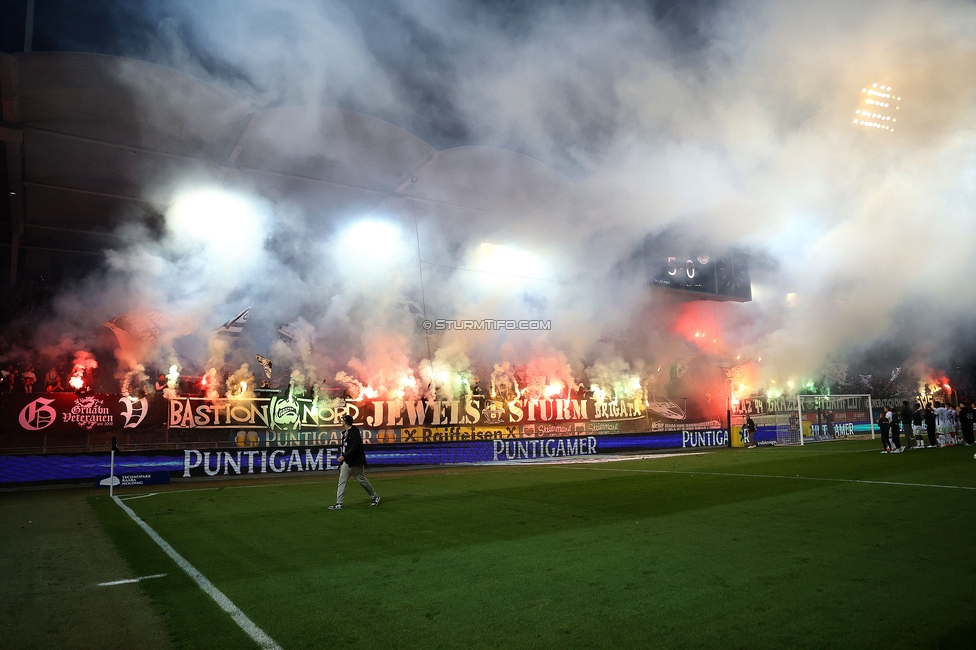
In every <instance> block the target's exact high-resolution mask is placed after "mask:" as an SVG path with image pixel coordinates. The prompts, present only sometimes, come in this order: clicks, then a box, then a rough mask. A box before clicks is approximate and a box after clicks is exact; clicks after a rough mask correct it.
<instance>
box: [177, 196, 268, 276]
mask: <svg viewBox="0 0 976 650" xmlns="http://www.w3.org/2000/svg"><path fill="white" fill-rule="evenodd" d="M266 222H267V215H266V214H265V211H264V210H263V209H262V206H260V205H259V204H258V203H257V202H256V201H253V200H251V199H249V198H248V197H245V196H244V195H241V194H238V193H235V192H231V191H228V190H225V189H222V188H216V187H215V188H198V189H190V190H186V191H183V192H180V193H179V194H178V195H177V196H176V197H175V199H174V201H173V203H172V204H171V205H170V207H169V209H168V210H167V212H166V228H167V230H168V231H169V232H170V234H171V235H172V237H173V238H174V240H175V242H177V243H178V245H180V246H185V247H197V246H203V247H205V248H207V249H209V250H210V251H211V252H213V253H214V254H215V255H228V256H231V257H233V258H234V259H237V258H240V257H244V256H247V255H254V254H257V253H258V252H260V250H261V247H262V246H263V243H264V238H265V234H264V233H265V229H266Z"/></svg>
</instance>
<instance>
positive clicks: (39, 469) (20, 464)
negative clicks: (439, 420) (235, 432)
mask: <svg viewBox="0 0 976 650" xmlns="http://www.w3.org/2000/svg"><path fill="white" fill-rule="evenodd" d="M725 444H726V435H725V431H724V430H722V429H716V430H708V431H675V432H668V433H658V434H648V433H641V434H616V435H578V436H559V437H552V438H537V439H514V438H498V439H492V440H474V441H440V442H427V443H423V442H422V443H407V444H404V443H391V444H385V445H375V444H369V445H366V458H367V462H368V463H369V465H370V466H374V467H403V466H411V465H455V464H471V463H478V464H480V463H488V464H490V463H512V462H517V463H524V462H528V463H532V462H559V461H568V462H573V461H580V460H586V459H592V458H595V457H597V456H599V455H601V454H614V453H620V452H635V451H636V452H639V451H651V450H660V449H675V448H685V449H691V448H696V449H697V448H705V447H720V446H725ZM338 455H339V447H338V446H337V445H301V446H293V447H291V446H290V447H280V448H255V449H248V448H231V449H206V448H185V449H176V450H168V451H158V452H143V453H140V452H122V453H119V454H116V456H115V472H116V474H119V475H122V474H126V475H138V474H150V473H153V474H158V473H159V472H169V473H170V475H171V476H172V477H174V478H193V477H217V476H224V477H230V476H242V477H248V476H262V475H264V476H269V475H286V474H290V475H295V474H308V473H321V472H330V471H334V470H336V469H337V468H338V463H337V459H338ZM108 473H109V455H108V454H106V453H101V454H45V455H41V454H38V455H27V456H0V484H7V485H10V484H25V483H36V482H42V481H69V480H81V479H84V480H89V479H96V478H97V479H99V480H101V479H102V478H104V477H106V476H108Z"/></svg>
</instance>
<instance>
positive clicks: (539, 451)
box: [491, 436, 596, 461]
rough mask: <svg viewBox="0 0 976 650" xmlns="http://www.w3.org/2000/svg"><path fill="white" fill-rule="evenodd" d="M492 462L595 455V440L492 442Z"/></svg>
mask: <svg viewBox="0 0 976 650" xmlns="http://www.w3.org/2000/svg"><path fill="white" fill-rule="evenodd" d="M491 444H492V457H493V460H502V461H504V460H532V459H536V458H559V457H564V456H589V455H592V454H595V453H596V438H594V437H593V436H586V437H585V438H548V439H541V440H492V441H491Z"/></svg>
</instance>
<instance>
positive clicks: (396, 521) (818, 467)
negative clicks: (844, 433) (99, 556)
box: [2, 441, 976, 650]
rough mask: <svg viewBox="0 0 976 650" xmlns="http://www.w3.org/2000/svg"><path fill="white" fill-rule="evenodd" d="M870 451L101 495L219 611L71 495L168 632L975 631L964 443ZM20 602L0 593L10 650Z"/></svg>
mask: <svg viewBox="0 0 976 650" xmlns="http://www.w3.org/2000/svg"><path fill="white" fill-rule="evenodd" d="M878 447H879V443H877V442H871V443H868V442H853V441H852V442H838V443H830V444H821V445H811V446H807V447H803V448H767V449H756V450H723V451H717V452H712V453H704V454H694V455H692V454H675V455H667V456H662V457H654V458H641V459H635V460H625V461H616V462H601V463H575V464H560V465H551V464H547V465H541V464H533V465H528V464H523V465H517V466H490V467H489V466H482V467H451V468H438V469H426V470H411V471H395V472H393V471H391V472H381V471H372V472H369V471H368V475H369V477H370V479H371V480H372V482H373V485H374V486H375V487H376V489H377V491H378V492H379V494H380V495H381V496H382V498H383V501H382V503H381V505H380V506H379V507H375V508H374V507H370V506H369V501H368V497H367V495H366V493H365V492H364V491H363V490H362V489H361V488H360V487H359V485H357V484H355V483H351V484H350V486H349V488H348V490H347V494H346V508H345V509H344V510H342V511H338V512H330V511H328V510H327V506H328V505H330V504H331V503H333V501H334V498H335V482H336V476H335V474H330V475H327V476H320V477H315V478H312V477H305V478H304V479H301V478H300V479H294V480H287V481H281V482H278V483H272V482H270V481H257V480H252V481H234V482H218V483H214V482H202V481H195V482H184V483H179V484H173V485H170V486H164V487H163V489H156V490H150V489H149V488H138V489H130V490H123V491H120V492H119V493H118V496H120V497H121V500H122V503H123V504H124V505H125V506H126V507H128V508H130V509H131V511H132V513H133V514H134V515H135V516H136V517H138V518H139V519H141V520H142V521H144V522H145V524H147V525H148V526H149V527H150V528H151V529H152V530H153V531H154V532H155V533H156V534H157V535H158V536H159V538H160V539H161V540H164V543H165V544H168V545H169V546H171V548H172V549H173V551H174V552H175V553H177V554H178V555H179V556H180V557H182V558H183V559H184V560H185V562H186V563H188V564H189V565H192V567H193V568H195V569H196V570H197V571H198V572H199V573H200V574H202V576H203V579H204V581H205V582H209V584H211V585H212V586H213V588H214V589H215V590H218V591H219V593H221V594H223V596H224V597H226V599H227V602H229V603H230V607H231V608H234V610H233V611H236V612H238V613H239V614H240V615H242V616H243V621H244V623H242V624H240V625H239V624H238V622H240V621H241V620H242V618H241V616H238V618H237V620H238V622H235V618H234V617H232V615H231V614H229V613H227V611H224V609H221V607H220V606H218V604H217V603H216V602H215V600H214V599H213V598H212V597H211V596H210V595H208V594H207V593H205V591H204V590H203V589H201V587H200V585H199V584H198V582H197V581H194V580H193V579H191V577H190V576H189V575H188V574H187V572H186V571H185V570H184V569H182V568H181V567H180V566H179V565H178V564H177V562H176V561H174V560H173V559H172V558H171V557H170V556H168V555H167V554H166V553H164V551H163V550H162V548H161V547H160V545H159V544H157V543H156V542H154V541H153V539H152V538H151V537H150V535H149V534H148V533H147V532H146V531H145V530H143V529H142V528H140V527H139V525H138V524H137V522H136V521H135V519H133V518H132V517H130V516H129V514H128V513H127V512H126V511H125V510H124V509H123V508H121V507H120V506H119V505H118V504H117V503H116V502H114V501H112V500H110V499H109V498H108V496H107V495H106V494H104V492H94V491H91V492H89V493H88V494H90V495H91V496H87V499H86V500H80V499H79V498H78V497H77V496H75V497H74V499H75V501H76V503H78V504H79V506H78V507H82V508H89V507H90V509H91V510H93V511H94V514H95V517H96V518H97V521H98V522H100V526H101V528H102V531H104V532H102V531H98V532H100V533H102V534H103V535H104V533H107V536H106V540H109V539H110V540H111V543H108V542H107V544H108V545H109V547H110V550H111V552H112V553H113V554H115V555H116V557H121V560H119V561H118V567H122V568H124V569H125V572H126V575H124V576H118V575H109V574H108V569H106V570H104V571H103V573H104V577H105V579H106V580H108V579H109V578H112V577H115V578H118V577H130V578H133V577H145V576H159V575H161V574H164V575H162V576H161V577H156V578H150V579H145V580H142V581H140V582H138V583H136V584H135V585H127V586H125V588H126V589H129V590H130V591H129V592H127V593H130V594H134V595H135V596H137V597H138V598H141V599H143V600H145V601H146V602H147V603H148V609H151V610H152V612H154V613H155V615H157V616H158V618H159V619H160V620H161V621H162V625H163V626H164V628H165V630H166V634H168V636H169V639H168V640H165V642H164V645H166V644H171V645H172V646H175V647H186V648H195V647H200V648H241V647H259V646H258V643H257V642H255V641H254V640H253V638H252V636H254V634H255V630H256V632H257V636H258V638H259V639H260V638H264V639H266V640H268V641H271V642H273V643H274V644H277V645H278V646H280V647H282V648H285V649H287V650H291V649H296V648H324V647H331V646H342V647H376V648H413V647H427V648H447V647H466V648H467V647H538V648H551V647H580V648H583V647H587V648H589V647H608V648H620V647H655V648H700V647H709V648H715V647H722V648H757V647H763V648H775V647H783V648H957V647H976V460H974V459H973V454H972V451H973V450H972V449H968V448H959V447H957V448H950V449H943V450H918V451H911V452H908V453H904V454H899V455H882V454H880V453H878ZM58 492H59V493H62V496H60V497H51V496H50V495H49V496H48V497H47V498H64V499H68V498H72V497H71V494H70V493H77V492H78V491H77V490H73V491H72V490H59V491H58ZM2 498H3V500H5V501H7V505H8V506H11V504H15V502H16V500H17V499H30V498H32V497H31V495H29V494H25V493H14V494H6V495H4V496H3V497H2ZM33 498H38V497H33ZM71 525H72V526H73V524H71ZM78 526H81V524H80V523H79V524H78ZM12 528H17V526H13V527H12ZM25 530H26V529H25ZM69 533H71V534H77V533H76V531H74V530H71V531H67V532H66V533H65V534H69ZM10 534H11V535H13V533H10ZM8 542H9V540H8ZM112 544H114V549H111V546H112ZM8 548H14V549H16V548H19V547H18V546H17V544H13V545H10V544H8ZM109 561H110V558H109V559H105V560H96V559H93V560H92V566H93V567H95V569H97V568H98V566H97V565H98V563H99V562H109ZM17 562H18V559H17V558H16V557H13V558H11V557H8V558H7V560H6V561H5V566H6V567H7V569H6V571H7V572H8V573H9V572H10V570H11V566H13V567H14V569H16V563H17ZM95 569H92V567H88V568H87V569H86V570H87V571H88V573H91V575H92V576H96V574H98V571H97V570H95ZM60 570H64V569H60ZM115 570H116V571H119V570H121V569H119V568H116V569H115ZM86 575H87V574H86ZM48 579H49V580H53V579H54V576H48ZM95 579H96V577H92V578H90V580H95ZM75 582H78V581H75ZM14 583H15V584H14V585H13V586H11V585H9V584H8V586H7V588H6V589H5V591H6V592H7V593H6V594H4V598H5V599H9V598H11V597H15V596H17V595H18V594H15V593H11V591H12V590H17V589H20V590H25V589H28V588H27V587H25V586H23V585H21V586H19V587H18V586H17V584H19V583H18V581H17V580H15V581H14ZM120 588H122V587H102V588H96V587H90V588H88V587H85V588H82V587H78V589H79V591H81V592H83V593H79V594H77V595H76V596H77V598H84V599H92V598H95V599H102V598H104V599H108V600H109V601H110V602H111V600H112V599H114V600H115V602H114V604H113V605H112V606H113V607H115V608H117V609H119V608H126V607H127V602H128V601H127V599H126V598H125V597H121V596H113V595H110V594H111V593H113V592H111V590H112V589H120ZM119 593H121V592H119ZM37 602H38V607H40V605H41V601H37ZM57 606H59V607H68V608H70V607H71V605H70V603H68V602H62V603H61V604H59V605H57ZM32 609H35V608H32V607H26V608H24V607H21V608H19V609H16V610H14V609H12V608H11V607H10V606H9V605H8V606H5V607H4V610H3V611H4V618H7V617H12V616H16V617H17V620H16V621H14V622H9V621H8V624H7V625H6V628H7V630H8V636H7V640H8V641H14V642H18V641H19V642H21V643H18V645H17V646H16V647H20V646H21V645H24V646H29V645H31V643H30V638H29V631H30V629H31V625H30V621H29V619H30V617H31V616H37V617H41V616H42V615H41V614H40V613H38V612H34V611H31V610H32ZM48 609H50V608H48ZM225 609H226V607H225ZM43 616H46V617H48V618H50V616H51V614H50V611H48V612H47V613H46V614H44V615H43ZM89 618H92V617H89ZM69 620H70V617H69ZM86 623H87V624H88V625H91V626H96V627H97V626H106V627H107V628H108V629H111V626H113V625H115V624H116V621H114V620H113V619H112V618H106V619H104V620H87V621H86ZM126 625H127V626H128V627H127V630H128V632H127V634H137V633H138V629H140V628H139V626H140V625H141V623H139V622H138V621H136V622H129V623H126ZM147 625H148V624H147ZM147 629H148V628H147ZM133 630H135V631H133ZM10 631H13V632H10ZM62 632H63V630H62ZM69 632H70V630H69ZM249 632H250V633H251V636H249ZM10 634H13V636H10ZM18 634H19V635H21V636H17V635H18ZM262 634H263V635H264V636H261V635H262ZM109 636H110V635H109ZM64 638H65V639H70V638H72V637H70V636H66V637H64ZM99 638H102V637H99ZM157 641H158V640H157ZM66 643H67V644H68V645H70V643H69V642H67V641H66ZM147 645H148V644H147ZM117 647H126V644H125V643H123V644H121V645H118V646H117Z"/></svg>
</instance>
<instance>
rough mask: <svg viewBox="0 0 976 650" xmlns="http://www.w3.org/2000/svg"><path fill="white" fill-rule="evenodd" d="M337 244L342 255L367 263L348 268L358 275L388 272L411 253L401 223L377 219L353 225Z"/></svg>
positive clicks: (364, 220)
mask: <svg viewBox="0 0 976 650" xmlns="http://www.w3.org/2000/svg"><path fill="white" fill-rule="evenodd" d="M337 243H338V245H339V248H338V251H339V255H341V256H349V255H352V256H354V257H356V258H357V259H359V260H360V261H361V262H363V263H362V264H357V265H350V266H347V267H346V268H347V269H349V271H350V272H352V273H353V274H355V275H363V274H366V273H384V272H386V271H388V270H389V268H390V267H391V266H394V265H395V264H397V263H398V262H400V261H402V259H403V258H404V257H405V256H406V255H407V253H408V250H409V249H408V244H407V240H406V238H405V236H404V234H403V231H402V230H401V229H400V227H399V226H398V225H397V224H395V223H393V222H391V221H387V220H384V219H374V218H366V219H361V220H359V221H356V222H354V223H352V224H351V225H350V226H349V227H347V228H346V229H345V230H344V231H342V232H341V233H340V234H339V237H338V239H337Z"/></svg>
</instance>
